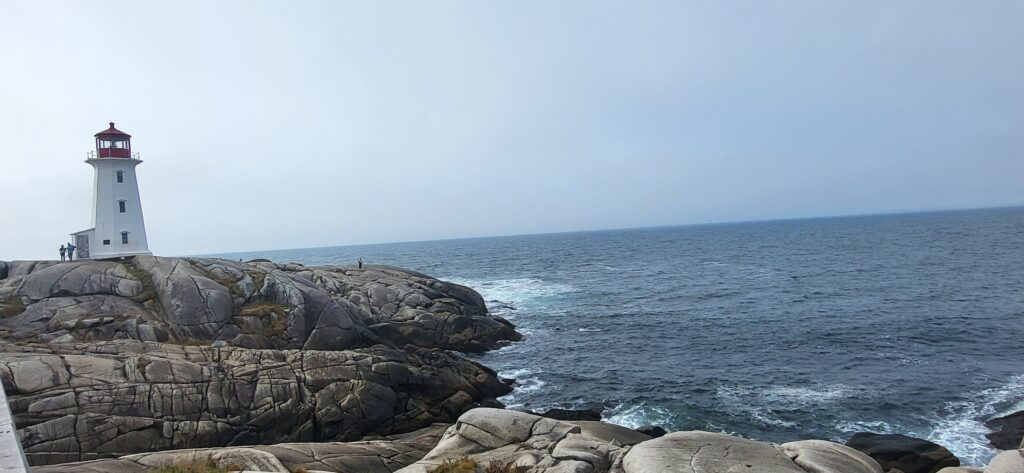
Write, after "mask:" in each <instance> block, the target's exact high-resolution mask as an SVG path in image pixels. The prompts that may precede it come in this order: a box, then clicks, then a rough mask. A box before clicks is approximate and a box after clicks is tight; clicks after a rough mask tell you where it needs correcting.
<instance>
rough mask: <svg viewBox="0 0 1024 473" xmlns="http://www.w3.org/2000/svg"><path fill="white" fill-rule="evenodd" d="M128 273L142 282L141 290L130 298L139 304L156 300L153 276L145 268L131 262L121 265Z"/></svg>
mask: <svg viewBox="0 0 1024 473" xmlns="http://www.w3.org/2000/svg"><path fill="white" fill-rule="evenodd" d="M122 266H123V267H124V269H125V271H128V274H130V275H132V277H133V278H135V279H137V280H138V281H139V282H141V283H142V290H141V291H139V293H138V294H136V295H135V297H132V300H133V301H135V302H138V303H140V304H145V303H147V302H155V301H156V286H155V285H153V278H152V277H151V276H150V275H149V273H147V272H146V271H145V270H143V269H140V268H138V267H136V266H135V265H134V264H132V263H127V264H123V265H122ZM154 305H157V306H158V305H159V304H154Z"/></svg>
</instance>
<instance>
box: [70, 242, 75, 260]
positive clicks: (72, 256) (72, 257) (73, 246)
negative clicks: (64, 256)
mask: <svg viewBox="0 0 1024 473" xmlns="http://www.w3.org/2000/svg"><path fill="white" fill-rule="evenodd" d="M73 259H75V245H72V244H71V243H68V261H71V260H73Z"/></svg>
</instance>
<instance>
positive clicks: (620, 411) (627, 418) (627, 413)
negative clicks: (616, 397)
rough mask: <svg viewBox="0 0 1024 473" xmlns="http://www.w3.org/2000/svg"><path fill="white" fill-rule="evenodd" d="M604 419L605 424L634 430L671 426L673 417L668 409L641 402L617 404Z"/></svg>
mask: <svg viewBox="0 0 1024 473" xmlns="http://www.w3.org/2000/svg"><path fill="white" fill-rule="evenodd" d="M604 417H605V418H604V421H605V422H608V423H611V424H615V425H621V426H623V427H629V428H631V429H635V428H637V427H640V426H643V425H660V426H662V427H666V426H671V425H673V419H674V417H675V416H673V415H672V413H671V412H670V411H669V410H668V409H665V408H663V407H660V406H651V405H648V404H647V403H645V402H641V403H638V404H625V403H622V404H619V405H617V406H615V407H613V408H611V409H608V411H607V412H606V413H605V416H604Z"/></svg>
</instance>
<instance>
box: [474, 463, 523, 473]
mask: <svg viewBox="0 0 1024 473" xmlns="http://www.w3.org/2000/svg"><path fill="white" fill-rule="evenodd" d="M529 469H530V467H529V466H525V465H516V462H515V461H509V462H503V461H501V460H491V461H490V462H489V463H487V466H486V467H484V473H526V470H529Z"/></svg>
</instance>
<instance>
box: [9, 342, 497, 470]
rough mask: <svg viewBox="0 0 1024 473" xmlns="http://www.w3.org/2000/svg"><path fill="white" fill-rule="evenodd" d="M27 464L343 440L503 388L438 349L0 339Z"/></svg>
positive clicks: (451, 411) (429, 417) (422, 419)
mask: <svg viewBox="0 0 1024 473" xmlns="http://www.w3.org/2000/svg"><path fill="white" fill-rule="evenodd" d="M0 380H2V382H3V386H4V388H5V389H6V390H7V392H8V395H9V401H10V404H11V410H12V412H13V414H14V416H15V423H16V425H17V426H18V427H19V430H18V433H19V436H20V438H21V442H22V445H23V447H24V449H25V453H26V455H27V456H28V458H29V461H30V462H31V463H32V464H35V465H40V464H51V463H64V462H69V461H81V460H90V459H96V458H106V457H117V456H124V455H129V454H133V453H141V452H153V451H160V450H168V449H181V448H195V447H220V446H226V445H234V446H237V445H259V444H270V443H280V442H297V441H351V440H357V439H360V438H362V437H364V436H366V435H389V434H393V433H400V432H408V431H411V430H415V429H418V428H422V427H425V426H428V425H430V424H432V423H434V422H452V421H454V420H455V419H456V418H457V417H458V416H459V415H460V414H461V413H463V412H465V411H466V410H468V409H470V408H472V407H473V406H474V405H477V404H479V403H491V402H493V398H494V397H496V396H500V395H503V394H506V393H508V392H509V391H510V388H509V387H508V386H507V385H505V384H504V383H502V382H501V381H500V380H499V379H498V378H497V377H496V376H495V374H494V372H493V371H491V370H489V369H487V368H485V367H483V366H481V365H479V364H477V363H474V362H471V361H468V360H465V359H463V358H460V357H458V356H456V355H453V354H450V353H447V352H441V351H436V350H426V349H418V350H413V351H400V350H395V349H391V348H387V347H384V346H374V347H370V348H364V349H357V350H345V351H298V350H253V349H244V348H237V347H224V348H217V347H210V346H181V345H171V344H163V343H154V342H137V341H130V340H119V341H112V342H94V343H91V344H74V345H58V346H56V347H55V348H53V349H39V348H27V347H20V346H14V345H10V344H0Z"/></svg>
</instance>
